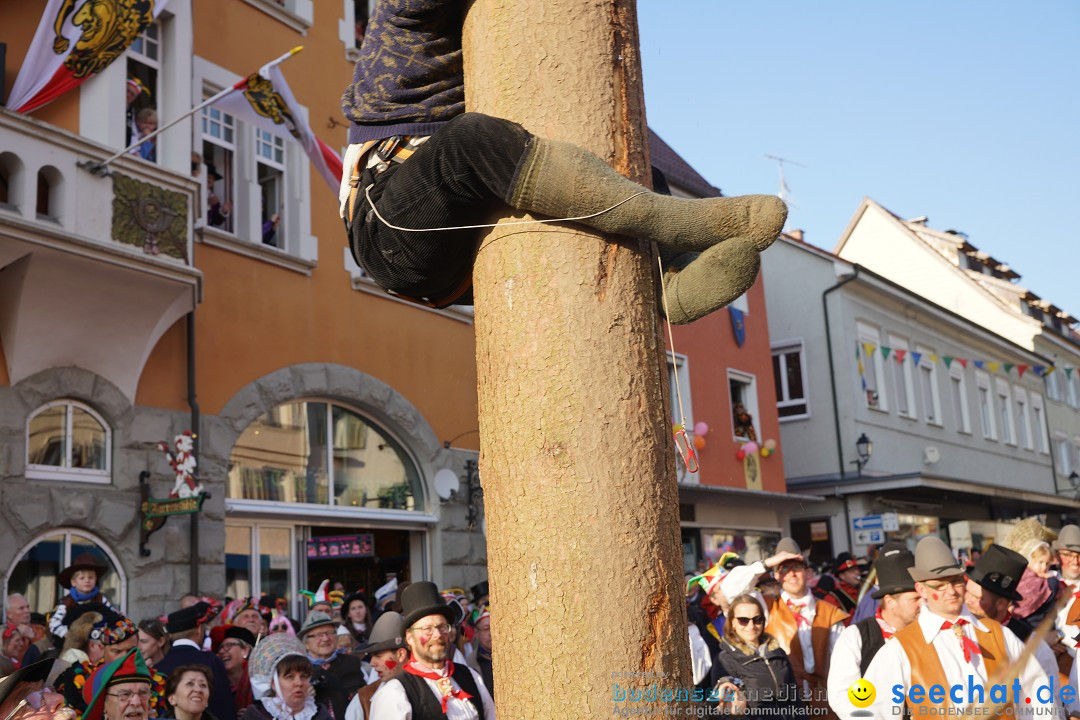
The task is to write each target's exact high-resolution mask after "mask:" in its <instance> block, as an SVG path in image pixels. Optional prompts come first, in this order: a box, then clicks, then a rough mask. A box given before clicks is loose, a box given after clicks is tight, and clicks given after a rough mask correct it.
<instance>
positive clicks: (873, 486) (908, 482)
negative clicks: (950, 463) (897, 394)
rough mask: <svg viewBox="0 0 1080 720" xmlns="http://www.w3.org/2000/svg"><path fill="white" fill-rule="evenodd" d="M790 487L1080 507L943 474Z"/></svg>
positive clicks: (1020, 506)
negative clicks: (920, 491)
mask: <svg viewBox="0 0 1080 720" xmlns="http://www.w3.org/2000/svg"><path fill="white" fill-rule="evenodd" d="M788 487H789V488H791V489H793V490H796V491H798V492H803V493H813V494H815V495H820V496H823V497H835V496H843V495H855V494H865V493H884V494H886V495H891V494H894V493H897V494H898V493H901V492H906V493H910V492H912V491H919V490H922V491H924V493H925V492H931V493H935V494H940V495H948V496H950V497H951V498H952V500H954V501H959V500H960V499H961V498H960V497H957V496H970V497H971V498H972V499H982V500H983V501H986V500H991V501H995V500H996V501H998V503H997V504H999V505H1003V506H1008V507H1010V508H1015V509H1017V510H1023V511H1026V512H1027V513H1037V512H1046V511H1051V512H1062V511H1068V510H1080V500H1078V499H1076V498H1072V497H1064V496H1061V495H1053V494H1051V493H1043V492H1037V491H1034V490H1024V489H1022V488H1015V487H1000V486H995V485H987V484H984V483H977V482H973V481H970V480H960V479H956V478H943V477H933V476H927V475H923V474H921V473H909V474H904V475H886V476H881V477H872V476H871V477H868V476H865V475H864V476H863V477H859V478H849V479H844V480H841V479H839V478H836V477H832V478H827V477H824V478H823V477H818V478H789V479H788Z"/></svg>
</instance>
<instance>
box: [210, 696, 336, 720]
mask: <svg viewBox="0 0 1080 720" xmlns="http://www.w3.org/2000/svg"><path fill="white" fill-rule="evenodd" d="M315 707H316V711H315V717H313V718H312V719H311V720H334V718H332V717H330V711H329V710H327V709H326V706H325V705H319V704H318V703H316V705H315ZM203 720H206V716H205V715H204V716H203ZM240 720H274V716H273V715H271V714H270V712H269V711H268V710H267V709H266V707H264V706H263V704H262V703H261V702H259V701H258V700H256V701H255V702H254V703H252V704H251V705H248V708H247V710H245V711H244V714H243V715H241V716H240Z"/></svg>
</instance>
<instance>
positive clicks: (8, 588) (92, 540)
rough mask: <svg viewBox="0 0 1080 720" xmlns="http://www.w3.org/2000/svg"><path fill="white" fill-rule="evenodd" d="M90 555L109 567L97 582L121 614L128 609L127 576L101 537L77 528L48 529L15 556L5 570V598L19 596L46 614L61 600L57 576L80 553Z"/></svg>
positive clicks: (62, 592) (61, 594) (63, 589)
mask: <svg viewBox="0 0 1080 720" xmlns="http://www.w3.org/2000/svg"><path fill="white" fill-rule="evenodd" d="M87 552H88V553H90V554H91V555H93V556H94V557H96V558H97V559H98V561H99V562H100V563H101V564H102V565H104V566H106V567H108V568H109V571H108V572H107V573H105V574H104V575H103V576H102V577H101V579H100V582H99V583H98V587H100V588H101V592H102V593H104V595H105V597H107V598H108V599H109V602H110V603H112V605H113V607H115V608H118V609H119V610H120V611H121V612H124V611H125V610H126V607H127V574H126V573H124V567H123V565H121V564H120V561H119V560H117V558H116V555H115V554H114V553H113V551H112V550H111V549H109V547H108V546H107V545H106V544H105V543H104V542H102V541H101V539H100V538H98V537H96V536H94V535H92V534H91V533H88V532H86V531H85V530H79V529H76V528H58V529H56V530H49V531H48V532H47V533H45V534H43V535H39V536H38V537H36V538H34V539H33V540H31V541H30V542H29V543H27V545H26V546H25V547H23V549H22V550H21V551H20V552H19V554H18V555H16V556H15V562H14V563H12V565H11V567H10V568H8V574H7V576H6V578H7V580H6V582H5V587H4V597H5V598H6V597H7V596H8V595H10V594H12V593H22V594H23V595H25V596H26V600H27V602H29V603H30V610H32V611H33V612H40V613H48V612H52V610H53V608H55V607H56V605H57V604H58V603H59V602H60V600H61V599H62V598H63V597H64V593H65V592H66V591H67V588H62V587H60V583H59V581H58V576H59V575H60V573H61V571H63V569H64V568H66V567H67V566H68V565H70V564H71V561H72V560H74V559H75V558H77V557H79V556H80V555H82V554H83V553H87Z"/></svg>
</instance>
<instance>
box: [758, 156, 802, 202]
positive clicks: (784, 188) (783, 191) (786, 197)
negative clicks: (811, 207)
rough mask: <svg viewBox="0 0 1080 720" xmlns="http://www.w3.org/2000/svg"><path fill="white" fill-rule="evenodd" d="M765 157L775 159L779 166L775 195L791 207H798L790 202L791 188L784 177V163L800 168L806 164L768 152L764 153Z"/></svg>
mask: <svg viewBox="0 0 1080 720" xmlns="http://www.w3.org/2000/svg"><path fill="white" fill-rule="evenodd" d="M765 157H767V158H769V159H770V160H775V161H776V164H777V165H778V166H779V167H780V192H778V193H776V196H777V197H779V198H780V199H781V200H783V201H784V202H785V203H787V204H788V205H791V206H792V207H794V208H796V209H798V205H795V204H794V203H793V202H791V190H790V189H789V188H788V185H787V181H786V180H785V179H784V163H787V164H788V165H794V166H796V167H801V168H804V167H806V165H803V164H802V163H799V162H795V161H794V160H788V159H787V158H782V157H779V156H777V155H769V154H768V153H766V154H765Z"/></svg>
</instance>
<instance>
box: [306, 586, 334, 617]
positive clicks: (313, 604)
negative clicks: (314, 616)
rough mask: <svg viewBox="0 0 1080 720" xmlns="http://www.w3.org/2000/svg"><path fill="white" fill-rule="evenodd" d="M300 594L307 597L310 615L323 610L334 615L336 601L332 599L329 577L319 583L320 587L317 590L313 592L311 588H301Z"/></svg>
mask: <svg viewBox="0 0 1080 720" xmlns="http://www.w3.org/2000/svg"><path fill="white" fill-rule="evenodd" d="M300 595H302V596H303V597H305V598H306V599H307V602H308V614H309V615H310V614H311V613H314V612H321V613H326V614H327V615H330V616H331V617H333V615H334V603H333V601H332V600H331V599H330V580H329V579H326V580H323V581H322V582H321V583H319V587H318V589H317V590H316V591H315V592H311V591H310V590H301V591H300Z"/></svg>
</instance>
